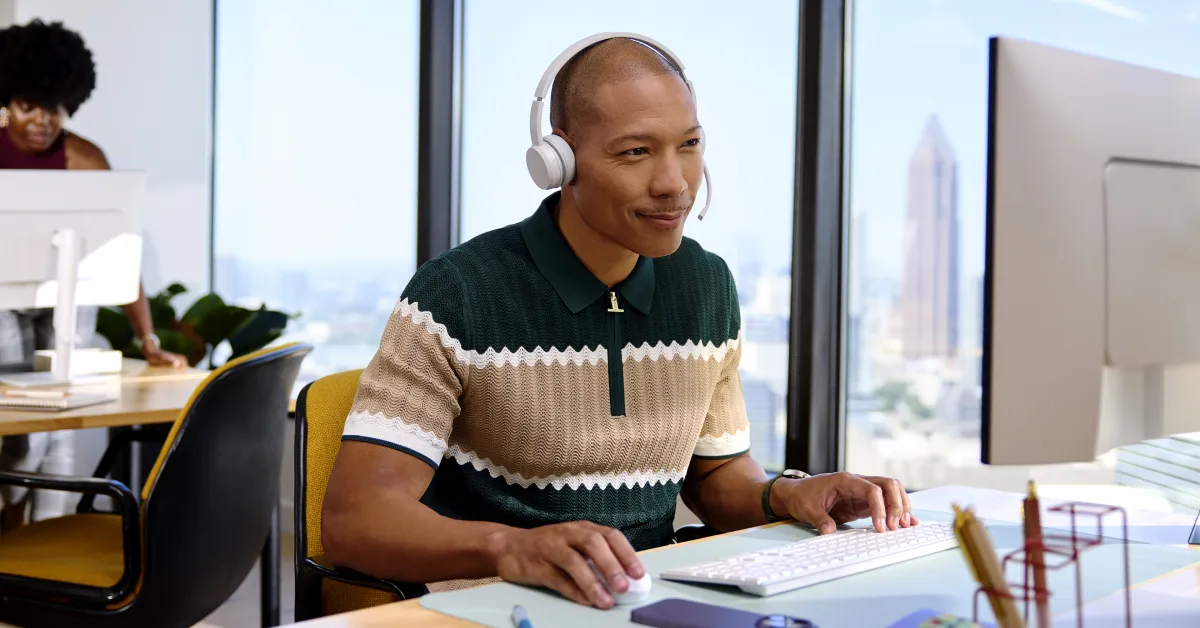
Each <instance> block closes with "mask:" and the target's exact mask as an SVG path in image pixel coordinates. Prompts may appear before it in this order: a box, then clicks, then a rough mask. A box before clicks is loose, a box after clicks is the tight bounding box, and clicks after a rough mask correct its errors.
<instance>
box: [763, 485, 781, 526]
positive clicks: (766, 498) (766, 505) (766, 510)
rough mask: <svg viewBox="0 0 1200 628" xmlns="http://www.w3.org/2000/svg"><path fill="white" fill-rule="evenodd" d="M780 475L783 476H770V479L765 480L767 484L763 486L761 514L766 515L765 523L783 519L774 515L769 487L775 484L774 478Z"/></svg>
mask: <svg viewBox="0 0 1200 628" xmlns="http://www.w3.org/2000/svg"><path fill="white" fill-rule="evenodd" d="M781 477H783V476H782V475H777V476H775V477H773V478H771V479H770V480H768V481H767V485H766V486H764V487H763V494H762V507H763V514H764V515H766V516H767V523H775V522H776V521H783V517H780V516H778V515H776V514H775V511H774V510H772V509H771V487H772V486H774V485H775V480H778V479H779V478H781Z"/></svg>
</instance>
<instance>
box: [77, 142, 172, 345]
mask: <svg viewBox="0 0 1200 628" xmlns="http://www.w3.org/2000/svg"><path fill="white" fill-rule="evenodd" d="M63 133H66V137H65V138H64V139H63V144H64V148H65V150H66V151H67V170H112V167H111V166H109V164H108V158H107V157H105V155H104V151H102V150H100V147H99V146H96V145H95V144H94V143H92V142H91V141H90V140H88V139H86V138H84V137H81V136H79V135H76V134H74V133H68V132H67V131H63ZM121 309H122V310H124V311H125V316H127V317H129V324H130V325H132V326H133V335H134V338H137V339H138V341H139V342H140V343H141V347H142V357H144V358H146V361H147V362H149V363H150V364H152V365H155V366H175V367H182V366H187V358H185V357H184V356H182V355H179V354H177V353H171V352H170V351H163V349H162V346H161V345H160V344H159V342H158V336H155V335H154V321H153V320H152V319H151V318H150V303H149V302H148V301H147V300H146V290H145V287H144V286H143V285H141V284H139V285H138V298H137V300H136V301H134V302H133V303H130V304H128V305H123V306H121Z"/></svg>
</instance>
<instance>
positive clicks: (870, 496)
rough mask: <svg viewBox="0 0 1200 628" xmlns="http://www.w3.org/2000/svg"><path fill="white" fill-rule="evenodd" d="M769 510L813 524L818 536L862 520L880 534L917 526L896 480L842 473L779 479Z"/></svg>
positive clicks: (772, 494)
mask: <svg viewBox="0 0 1200 628" xmlns="http://www.w3.org/2000/svg"><path fill="white" fill-rule="evenodd" d="M771 508H772V509H773V510H774V511H775V512H776V514H779V515H783V513H785V512H786V513H787V514H788V515H789V516H791V517H792V518H793V519H795V520H797V521H801V522H804V523H808V524H810V525H812V526H813V527H815V528H817V530H818V531H819V532H820V533H821V534H829V533H831V532H834V531H835V530H837V526H838V525H841V524H843V523H849V522H851V521H855V520H857V519H862V518H864V517H871V519H872V520H873V522H874V524H875V529H876V530H877V531H879V532H886V531H888V530H895V529H897V528H908V527H911V526H915V525H917V523H919V522H918V521H917V516H916V515H914V514H912V507H911V506H910V505H909V502H908V494H907V493H906V492H905V491H904V486H903V485H901V484H900V481H899V480H894V479H892V478H884V477H875V476H863V475H854V474H852V473H846V472H845V471H842V472H839V473H825V474H821V475H814V476H811V477H807V478H804V479H799V480H796V479H787V478H780V479H779V480H777V481H776V482H775V484H774V485H772V486H771Z"/></svg>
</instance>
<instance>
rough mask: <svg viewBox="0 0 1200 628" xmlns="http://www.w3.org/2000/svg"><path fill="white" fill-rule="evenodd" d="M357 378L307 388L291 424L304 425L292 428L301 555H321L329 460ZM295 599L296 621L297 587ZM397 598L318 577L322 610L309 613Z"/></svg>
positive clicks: (350, 374) (337, 377)
mask: <svg viewBox="0 0 1200 628" xmlns="http://www.w3.org/2000/svg"><path fill="white" fill-rule="evenodd" d="M361 374H362V369H358V370H353V371H346V372H343V373H337V374H334V375H329V376H326V377H322V378H321V379H319V380H317V381H315V382H313V383H312V384H310V385H309V386H308V388H307V390H306V391H305V393H304V394H302V395H301V398H300V401H299V404H298V407H297V415H296V420H297V422H303V423H304V426H303V429H299V428H298V429H297V438H301V437H303V438H304V443H303V445H304V446H303V452H304V469H303V471H304V473H303V477H297V478H296V491H297V493H299V495H298V496H297V503H298V504H301V503H302V504H303V505H304V508H303V510H302V512H300V513H298V514H300V515H301V516H302V517H303V521H300V522H298V523H299V524H300V525H298V526H297V530H298V531H299V530H300V529H303V530H304V536H303V538H297V539H296V540H297V541H298V542H303V546H302V547H299V548H298V549H299V550H301V551H303V552H304V554H303V556H305V557H316V556H321V555H323V554H324V553H325V549H324V546H323V545H322V544H321V508H322V505H323V504H324V502H325V489H326V487H327V486H328V484H329V475H330V474H331V473H332V472H333V461H334V459H335V458H336V457H337V454H338V449H339V448H340V447H341V440H342V428H343V427H344V425H345V422H346V415H348V414H349V413H350V406H351V404H353V402H354V395H355V393H357V392H358V378H359V376H360V375H361ZM297 596H298V599H297V600H296V608H297V619H300V618H302V615H304V609H303V607H304V606H305V605H306V604H307V601H306V600H303V599H299V598H300V596H301V591H300V587H297ZM398 599H399V598H398V596H397V595H395V594H394V593H390V592H387V591H382V590H379V589H374V588H371V587H366V586H357V585H353V584H349V583H345V582H338V581H335V580H331V579H328V578H323V579H322V580H321V608H320V609H319V611H318V610H317V609H313V612H312V614H313V615H314V616H316V615H332V614H335V613H344V612H347V611H352V610H358V609H360V608H367V607H370V606H378V605H380V604H387V603H389V602H394V601H397V600H398Z"/></svg>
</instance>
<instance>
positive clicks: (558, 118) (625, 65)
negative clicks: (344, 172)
mask: <svg viewBox="0 0 1200 628" xmlns="http://www.w3.org/2000/svg"><path fill="white" fill-rule="evenodd" d="M665 74H674V75H675V76H678V77H679V80H680V81H683V75H682V73H680V71H679V68H677V67H675V65H674V64H673V63H672V62H671V61H670V60H669V59H667V58H666V57H664V56H663V55H662V54H661V53H659V52H658V51H657V50H655V49H654V48H651V47H650V46H648V45H646V44H643V43H641V42H639V41H636V40H633V39H627V38H624V37H619V38H614V39H606V40H604V41H602V42H599V43H596V44H592V45H591V46H588V47H587V48H584V49H583V50H582V51H580V52H579V53H578V54H576V55H575V56H574V57H572V58H571V60H570V61H568V62H567V63H566V65H564V66H563V68H562V69H561V70H559V72H558V74H557V75H556V76H555V77H554V86H553V88H552V89H551V91H550V127H551V128H554V129H562V131H563V132H564V133H566V134H568V135H570V134H572V133H578V132H579V131H580V130H581V129H582V128H585V127H586V126H587V124H588V123H589V122H591V121H592V120H595V119H596V117H597V116H598V115H599V114H600V113H601V112H600V110H599V108H598V107H597V106H596V99H595V95H596V92H597V90H598V89H599V88H600V87H601V86H602V85H606V84H609V83H617V82H621V81H629V80H633V79H639V78H643V77H648V76H661V75H665Z"/></svg>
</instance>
